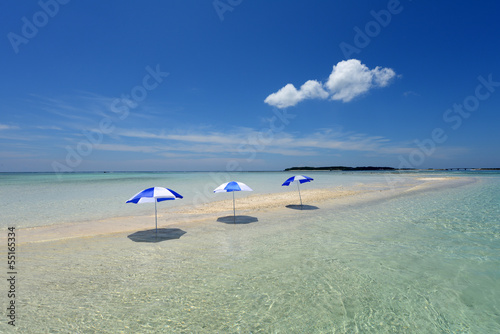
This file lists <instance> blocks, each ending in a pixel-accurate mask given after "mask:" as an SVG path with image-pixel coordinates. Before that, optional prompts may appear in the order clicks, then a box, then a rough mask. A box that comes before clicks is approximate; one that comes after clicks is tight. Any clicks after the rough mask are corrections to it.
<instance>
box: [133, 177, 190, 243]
mask: <svg viewBox="0 0 500 334" xmlns="http://www.w3.org/2000/svg"><path fill="white" fill-rule="evenodd" d="M177 198H183V197H182V196H181V195H180V194H178V193H176V192H175V191H173V190H172V189H168V188H163V187H152V188H148V189H144V190H143V191H141V192H138V193H137V194H135V195H134V196H133V197H132V198H131V199H129V200H128V201H127V203H134V204H141V203H152V202H154V203H155V225H156V232H157V233H158V219H157V215H156V202H163V201H169V200H175V199H177Z"/></svg>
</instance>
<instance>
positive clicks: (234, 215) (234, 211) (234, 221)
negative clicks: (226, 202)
mask: <svg viewBox="0 0 500 334" xmlns="http://www.w3.org/2000/svg"><path fill="white" fill-rule="evenodd" d="M232 193H233V224H236V209H235V207H234V191H233V192H232Z"/></svg>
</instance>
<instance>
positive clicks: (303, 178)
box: [281, 175, 314, 208]
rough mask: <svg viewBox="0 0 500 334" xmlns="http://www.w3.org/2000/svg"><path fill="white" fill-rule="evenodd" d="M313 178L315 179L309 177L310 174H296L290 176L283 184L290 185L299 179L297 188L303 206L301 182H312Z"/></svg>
mask: <svg viewBox="0 0 500 334" xmlns="http://www.w3.org/2000/svg"><path fill="white" fill-rule="evenodd" d="M313 180H314V179H313V178H312V177H309V176H305V175H295V176H292V177H290V178H288V179H287V180H286V181H285V182H283V184H282V185H281V186H289V185H290V183H292V182H294V181H298V182H297V188H298V189H299V198H300V207H301V208H302V196H300V186H299V184H301V183H305V182H311V181H313Z"/></svg>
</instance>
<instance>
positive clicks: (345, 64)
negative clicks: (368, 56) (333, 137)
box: [264, 59, 396, 109]
mask: <svg viewBox="0 0 500 334" xmlns="http://www.w3.org/2000/svg"><path fill="white" fill-rule="evenodd" d="M395 76H396V72H394V70H393V69H391V68H386V67H380V66H377V67H375V68H374V69H369V68H368V67H367V66H366V65H364V64H362V63H361V62H360V61H359V60H357V59H349V60H343V61H341V62H339V63H338V64H337V65H334V66H333V70H332V73H331V74H330V76H329V77H328V80H327V82H326V83H324V84H323V83H321V82H319V81H317V80H308V81H307V82H306V83H304V84H303V85H302V86H301V87H300V89H297V88H295V86H294V85H293V84H287V85H286V86H285V87H283V88H281V89H280V90H279V91H277V92H276V93H272V94H271V95H269V96H268V97H267V98H266V99H265V100H264V102H265V103H267V104H269V105H271V106H275V107H277V108H280V109H281V108H287V107H291V106H294V105H296V104H297V103H299V102H300V101H302V100H306V99H327V98H330V99H331V100H341V101H342V102H349V101H351V100H352V99H353V98H355V97H357V96H359V95H361V94H363V93H366V92H368V91H369V90H370V89H372V88H375V87H385V86H387V85H388V84H389V82H390V81H391V79H392V78H394V77H395Z"/></svg>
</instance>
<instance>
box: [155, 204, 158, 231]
mask: <svg viewBox="0 0 500 334" xmlns="http://www.w3.org/2000/svg"><path fill="white" fill-rule="evenodd" d="M155 230H156V235H158V218H156V199H155Z"/></svg>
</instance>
